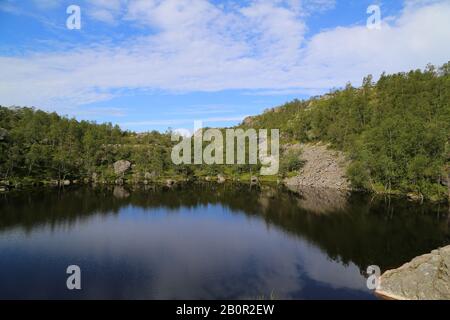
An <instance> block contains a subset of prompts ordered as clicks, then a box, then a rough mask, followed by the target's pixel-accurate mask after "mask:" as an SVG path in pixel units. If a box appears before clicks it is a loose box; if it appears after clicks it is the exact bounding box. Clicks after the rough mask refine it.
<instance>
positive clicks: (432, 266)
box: [376, 246, 450, 300]
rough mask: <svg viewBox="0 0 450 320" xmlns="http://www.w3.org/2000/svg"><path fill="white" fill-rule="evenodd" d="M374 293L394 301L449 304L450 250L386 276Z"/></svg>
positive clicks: (428, 256)
mask: <svg viewBox="0 0 450 320" xmlns="http://www.w3.org/2000/svg"><path fill="white" fill-rule="evenodd" d="M376 293H377V294H378V295H379V296H381V297H382V298H386V299H396V300H450V246H447V247H444V248H441V249H438V250H434V251H433V252H431V253H430V254H425V255H423V256H420V257H417V258H414V259H413V260H412V261H411V262H408V263H406V264H404V265H403V266H401V267H400V268H398V269H394V270H390V271H387V272H385V273H384V274H383V275H382V276H381V278H380V287H379V289H377V290H376Z"/></svg>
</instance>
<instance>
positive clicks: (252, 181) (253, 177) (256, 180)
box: [250, 176, 259, 184]
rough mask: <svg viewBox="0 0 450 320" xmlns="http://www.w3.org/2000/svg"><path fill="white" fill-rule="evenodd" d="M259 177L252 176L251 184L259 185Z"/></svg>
mask: <svg viewBox="0 0 450 320" xmlns="http://www.w3.org/2000/svg"><path fill="white" fill-rule="evenodd" d="M258 181H259V180H258V177H256V176H252V177H251V178H250V182H251V183H254V184H256V183H258Z"/></svg>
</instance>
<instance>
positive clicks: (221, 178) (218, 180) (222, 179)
mask: <svg viewBox="0 0 450 320" xmlns="http://www.w3.org/2000/svg"><path fill="white" fill-rule="evenodd" d="M225 181H226V179H225V177H224V176H223V175H221V174H219V175H218V176H217V182H218V183H224V182H225Z"/></svg>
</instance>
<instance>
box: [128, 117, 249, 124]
mask: <svg viewBox="0 0 450 320" xmlns="http://www.w3.org/2000/svg"><path fill="white" fill-rule="evenodd" d="M246 117H247V115H243V116H234V117H210V118H201V117H199V118H195V119H194V118H192V119H180V118H177V119H162V120H143V121H132V122H124V123H121V124H120V125H121V126H123V127H143V126H174V125H182V124H191V125H192V126H193V125H194V122H196V121H201V122H203V123H204V124H206V123H220V122H229V121H242V120H244V119H245V118H246Z"/></svg>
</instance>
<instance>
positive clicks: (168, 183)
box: [166, 179, 175, 187]
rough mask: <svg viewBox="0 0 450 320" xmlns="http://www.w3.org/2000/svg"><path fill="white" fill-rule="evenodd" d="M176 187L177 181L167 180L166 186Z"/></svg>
mask: <svg viewBox="0 0 450 320" xmlns="http://www.w3.org/2000/svg"><path fill="white" fill-rule="evenodd" d="M174 185H175V180H172V179H167V180H166V186H168V187H172V186H174Z"/></svg>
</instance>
